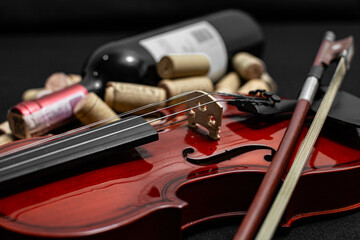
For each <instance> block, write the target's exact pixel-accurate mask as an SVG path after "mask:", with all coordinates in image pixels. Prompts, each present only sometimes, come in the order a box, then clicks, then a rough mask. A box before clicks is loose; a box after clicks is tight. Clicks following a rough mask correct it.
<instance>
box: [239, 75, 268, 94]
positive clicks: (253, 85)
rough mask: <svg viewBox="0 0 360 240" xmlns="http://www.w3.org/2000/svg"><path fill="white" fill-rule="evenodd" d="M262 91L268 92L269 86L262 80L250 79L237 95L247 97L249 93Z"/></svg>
mask: <svg viewBox="0 0 360 240" xmlns="http://www.w3.org/2000/svg"><path fill="white" fill-rule="evenodd" d="M258 89H264V90H265V91H267V92H270V90H271V89H270V86H269V84H267V83H266V82H265V81H263V80H262V79H258V78H255V79H251V80H249V81H247V82H246V83H245V84H244V85H242V86H241V87H240V88H239V89H238V90H237V93H238V94H244V95H248V94H249V92H250V91H253V90H258Z"/></svg>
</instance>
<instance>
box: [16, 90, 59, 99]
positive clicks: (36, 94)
mask: <svg viewBox="0 0 360 240" xmlns="http://www.w3.org/2000/svg"><path fill="white" fill-rule="evenodd" d="M50 93H52V91H50V90H47V89H45V88H32V89H28V90H26V91H25V92H24V93H23V95H22V99H23V101H29V100H34V99H37V98H40V97H42V96H45V95H47V94H50Z"/></svg>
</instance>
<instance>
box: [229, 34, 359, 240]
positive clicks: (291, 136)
mask: <svg viewBox="0 0 360 240" xmlns="http://www.w3.org/2000/svg"><path fill="white" fill-rule="evenodd" d="M352 55H353V38H352V37H351V36H350V37H348V38H345V39H342V40H338V41H335V34H334V33H333V32H330V31H328V32H326V34H325V36H324V38H323V41H322V43H321V45H320V48H319V50H318V52H317V54H316V57H315V60H314V62H313V65H312V66H311V68H310V71H309V74H308V77H307V78H306V80H305V82H304V85H303V87H302V90H301V92H300V95H299V98H298V100H297V104H296V107H295V110H294V112H293V115H292V117H291V119H290V122H289V126H288V128H287V130H286V132H285V134H284V136H283V139H282V141H281V143H280V145H279V147H278V150H277V152H276V154H275V156H274V159H273V160H272V162H271V164H270V166H269V168H268V171H267V173H266V174H265V176H264V178H263V180H262V182H261V184H260V186H259V188H258V191H257V193H256V194H255V197H254V199H253V201H252V203H251V205H250V207H249V209H248V212H247V214H246V215H245V217H244V219H243V220H242V223H241V225H240V227H239V229H238V231H237V233H236V235H235V237H234V239H236V240H240V239H241V240H244V239H253V238H254V236H255V234H256V232H257V231H258V229H259V226H260V224H261V223H262V221H263V219H264V217H265V215H266V212H267V210H268V209H269V207H270V204H271V202H272V199H273V198H274V195H275V193H276V190H277V188H278V185H279V182H280V181H281V178H282V176H283V174H284V172H285V170H286V167H287V165H288V163H289V161H290V159H291V156H292V153H293V150H294V147H295V144H296V142H297V140H298V137H299V135H300V132H301V130H302V127H303V124H304V122H305V119H306V116H307V113H308V111H309V108H310V105H311V104H312V102H313V100H314V97H315V94H316V92H317V89H318V87H319V82H320V79H321V78H322V75H323V73H324V71H325V70H326V67H327V66H328V65H329V64H330V63H331V62H332V61H333V60H336V59H338V58H339V57H340V61H339V63H338V67H337V69H336V71H335V74H334V77H333V80H332V81H331V85H330V87H331V86H332V85H335V86H334V87H333V90H331V93H330V91H329V89H328V91H327V93H328V92H329V94H325V96H324V99H325V98H329V100H327V101H326V102H327V103H326V104H325V105H326V107H322V108H326V109H323V110H321V109H320V108H319V110H318V113H319V112H320V110H321V117H318V118H320V120H317V121H316V125H317V128H318V127H320V129H321V127H322V125H323V122H324V121H325V119H326V116H327V114H328V111H329V110H327V108H329V109H330V107H331V104H332V100H331V99H330V98H331V97H332V95H334V96H335V95H336V92H337V89H338V88H339V86H340V83H341V80H342V78H343V76H344V75H345V72H346V69H347V68H348V67H349V66H350V61H351V58H352ZM344 65H345V70H344ZM335 80H336V81H335ZM333 81H335V82H336V84H335V83H334V84H333ZM330 94H331V96H327V95H330ZM317 115H318V114H317ZM315 118H316V117H315ZM315 118H314V121H313V123H315ZM311 131H313V130H312V129H310V130H309V133H310V132H311ZM317 131H320V130H316V132H317ZM316 134H317V135H318V133H316ZM316 134H315V135H316ZM317 135H316V136H312V137H311V138H312V140H311V141H309V143H308V144H307V145H306V146H304V149H303V150H302V152H303V153H302V155H301V156H299V157H297V158H301V159H303V161H304V162H306V160H307V158H305V159H304V157H308V156H309V154H310V153H311V148H310V146H311V144H313V143H312V142H315V140H316V139H317ZM307 141H308V140H307ZM307 141H305V140H304V142H307ZM310 142H311V143H310ZM305 147H307V149H305ZM299 152H300V151H299ZM304 155H306V156H304ZM293 165H294V164H293ZM294 168H297V171H298V172H300V173H301V171H302V167H301V164H300V166H297V165H295V166H294ZM293 171H295V170H293ZM300 173H299V176H300ZM289 174H290V173H289ZM289 174H288V176H289ZM287 178H288V177H287ZM295 179H296V177H294V178H293V179H292V180H293V182H294V183H292V184H291V185H294V186H293V187H295V185H296V183H297V180H295ZM289 188H290V187H289ZM289 188H287V189H284V190H283V192H282V193H281V194H283V193H284V192H288V194H290V196H291V194H292V191H290V190H289ZM279 194H280V193H279ZM279 194H278V196H280V195H279ZM279 198H280V197H279ZM278 201H281V203H279V205H281V204H283V205H282V208H283V211H284V210H285V207H286V205H287V203H284V202H286V201H284V200H278ZM284 205H285V206H284ZM273 209H274V210H272V211H273V212H274V211H279V210H278V209H279V206H277V207H274V208H273ZM282 214H283V212H279V213H278V215H279V216H280V217H278V218H279V220H278V221H277V222H275V220H274V218H275V217H273V216H274V215H271V216H270V217H267V225H266V226H265V227H264V228H263V227H262V228H261V232H262V233H261V235H257V238H258V239H263V238H265V237H269V238H271V237H272V234H273V233H272V234H271V235H270V232H269V228H270V227H269V225H273V226H272V227H273V228H274V230H273V231H275V229H276V227H277V225H278V223H279V222H280V218H281V217H282ZM264 223H265V222H264ZM259 234H260V232H259Z"/></svg>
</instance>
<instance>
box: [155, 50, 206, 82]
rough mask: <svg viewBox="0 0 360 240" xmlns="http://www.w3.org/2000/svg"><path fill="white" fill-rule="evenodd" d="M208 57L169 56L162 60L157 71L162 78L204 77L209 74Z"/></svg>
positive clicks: (189, 55)
mask: <svg viewBox="0 0 360 240" xmlns="http://www.w3.org/2000/svg"><path fill="white" fill-rule="evenodd" d="M209 69H210V62H209V59H208V57H207V56H205V55H202V54H198V55H192V54H184V55H168V56H164V57H162V58H161V59H160V61H159V62H158V64H157V71H158V74H159V75H160V77H162V78H179V77H189V76H204V75H206V74H207V73H208V72H209Z"/></svg>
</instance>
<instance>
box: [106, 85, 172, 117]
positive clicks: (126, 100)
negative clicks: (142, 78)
mask: <svg viewBox="0 0 360 240" xmlns="http://www.w3.org/2000/svg"><path fill="white" fill-rule="evenodd" d="M165 99H166V92H165V90H164V89H162V88H159V87H153V86H147V85H141V84H135V83H122V82H108V84H107V88H106V91H105V102H106V103H107V104H108V105H109V106H110V107H111V108H112V109H114V110H115V111H118V112H128V111H130V110H134V109H137V108H140V107H143V106H145V105H148V104H153V103H159V104H154V106H151V107H147V108H146V109H143V110H141V111H136V112H134V114H143V113H147V112H150V111H153V110H155V109H157V108H161V107H164V106H165V102H162V101H164V100H165ZM160 102H162V103H160Z"/></svg>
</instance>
